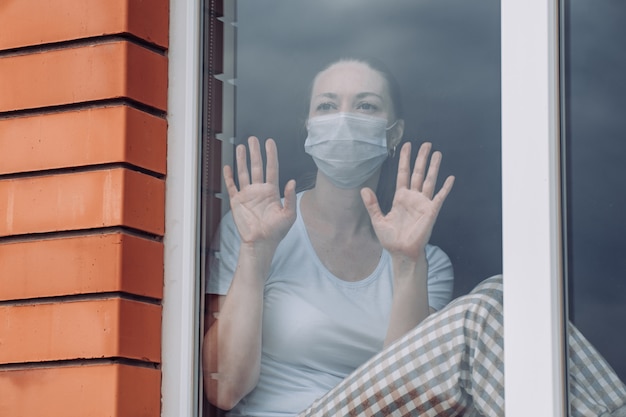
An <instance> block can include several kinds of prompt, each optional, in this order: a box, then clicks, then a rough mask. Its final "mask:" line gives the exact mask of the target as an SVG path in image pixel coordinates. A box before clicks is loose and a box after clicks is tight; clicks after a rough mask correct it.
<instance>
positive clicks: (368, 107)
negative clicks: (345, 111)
mask: <svg viewBox="0 0 626 417" xmlns="http://www.w3.org/2000/svg"><path fill="white" fill-rule="evenodd" d="M356 108H357V110H362V111H364V112H367V113H374V112H377V111H379V110H380V107H378V106H377V105H376V104H373V103H370V102H367V101H364V102H361V103H359V104H358V105H357V107H356Z"/></svg>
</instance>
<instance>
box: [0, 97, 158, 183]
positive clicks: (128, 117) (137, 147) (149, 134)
mask: <svg viewBox="0 0 626 417" xmlns="http://www.w3.org/2000/svg"><path fill="white" fill-rule="evenodd" d="M166 140H167V122H166V121H165V120H164V119H162V118H159V117H156V116H152V115H150V114H148V113H145V112H143V111H139V110H136V109H133V108H131V107H128V106H113V107H101V108H90V109H83V110H77V111H65V112H59V113H49V114H38V115H30V116H24V117H14V118H9V119H1V120H0V149H2V150H3V151H2V152H1V153H0V174H8V173H18V172H29V171H39V170H46V169H56V168H68V167H79V166H86V165H94V164H105V163H118V162H126V163H129V164H132V165H135V166H138V167H141V168H145V169H148V170H151V171H154V172H158V173H161V174H165V169H166Z"/></svg>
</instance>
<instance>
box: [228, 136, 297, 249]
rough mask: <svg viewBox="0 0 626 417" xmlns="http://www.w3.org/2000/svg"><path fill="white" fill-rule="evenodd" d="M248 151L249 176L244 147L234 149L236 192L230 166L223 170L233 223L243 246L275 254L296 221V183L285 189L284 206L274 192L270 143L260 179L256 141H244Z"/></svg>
mask: <svg viewBox="0 0 626 417" xmlns="http://www.w3.org/2000/svg"><path fill="white" fill-rule="evenodd" d="M248 147H249V149H250V173H248V164H247V155H246V153H247V152H246V147H245V146H244V145H238V146H237V148H236V158H237V178H238V179H239V189H237V186H236V185H235V181H234V179H233V170H232V168H231V167H230V166H228V165H226V166H225V167H224V182H225V183H226V189H227V190H228V196H229V197H230V207H231V210H232V214H233V219H234V221H235V225H236V226H237V230H238V231H239V235H240V236H241V241H242V244H243V245H250V246H253V247H258V245H261V246H263V247H266V248H267V249H270V250H271V251H273V250H275V249H276V247H277V246H278V244H279V243H280V241H281V240H282V239H283V238H284V237H285V235H286V234H287V232H288V231H289V229H290V228H291V226H292V225H293V223H294V221H295V220H296V192H295V188H296V182H295V181H294V180H290V181H289V182H287V184H286V185H285V200H284V204H283V203H282V202H281V200H280V192H279V189H278V151H277V149H276V143H275V142H274V140H272V139H268V140H267V141H266V142H265V151H266V153H267V166H266V175H265V177H266V178H265V179H264V178H263V177H264V175H263V159H262V157H261V149H260V145H259V140H258V139H257V138H256V137H254V136H251V137H250V138H248Z"/></svg>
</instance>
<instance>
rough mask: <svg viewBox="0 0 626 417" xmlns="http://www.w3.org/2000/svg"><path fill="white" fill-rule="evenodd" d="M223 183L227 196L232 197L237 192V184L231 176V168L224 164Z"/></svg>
mask: <svg viewBox="0 0 626 417" xmlns="http://www.w3.org/2000/svg"><path fill="white" fill-rule="evenodd" d="M224 184H226V191H227V192H228V196H229V197H230V198H231V199H232V198H233V197H234V196H235V194H237V191H238V190H237V186H236V185H235V180H234V178H233V169H232V168H231V167H230V165H224Z"/></svg>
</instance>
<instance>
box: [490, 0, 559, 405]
mask: <svg viewBox="0 0 626 417" xmlns="http://www.w3.org/2000/svg"><path fill="white" fill-rule="evenodd" d="M558 18H559V14H558V1H556V0H523V1H519V0H502V2H501V28H502V29H501V31H502V37H501V52H502V204H503V208H502V217H503V225H502V229H503V230H502V232H503V243H502V244H503V251H502V252H503V276H504V280H503V282H504V345H505V362H504V369H505V373H504V375H505V393H506V394H505V402H506V408H505V413H506V415H507V417H516V416H528V415H533V416H546V417H548V416H549V417H553V416H555V417H557V416H565V415H567V406H566V401H565V399H566V395H565V386H566V384H565V373H564V364H565V363H566V361H565V354H564V352H565V350H564V339H565V338H564V336H563V333H564V322H565V318H564V308H563V297H564V291H563V279H562V273H563V267H562V238H561V211H560V210H561V203H560V191H561V189H560V163H559V159H560V147H559V141H560V139H559V99H558V98H559V44H558V42H559V37H558V27H559V25H558Z"/></svg>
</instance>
